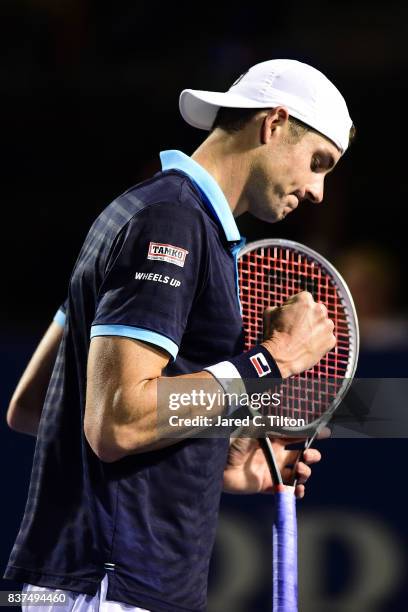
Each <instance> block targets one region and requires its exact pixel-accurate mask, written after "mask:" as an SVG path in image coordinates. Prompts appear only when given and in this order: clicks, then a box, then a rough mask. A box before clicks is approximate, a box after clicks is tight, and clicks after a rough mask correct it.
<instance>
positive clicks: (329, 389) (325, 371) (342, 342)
mask: <svg viewBox="0 0 408 612" xmlns="http://www.w3.org/2000/svg"><path fill="white" fill-rule="evenodd" d="M238 271H239V284H240V292H241V296H240V297H241V304H242V310H243V325H244V330H245V339H246V349H247V350H248V349H250V348H251V347H253V346H254V345H255V344H257V343H259V342H261V341H262V339H263V312H264V310H265V308H268V307H273V306H281V305H282V304H283V303H284V302H285V301H286V300H288V299H289V298H290V297H292V296H293V295H295V294H296V293H299V292H300V291H309V292H310V293H311V294H312V295H313V297H314V299H315V301H317V302H321V303H323V304H325V306H326V308H327V310H328V316H329V318H330V319H332V321H333V323H334V334H335V336H336V339H337V343H336V346H335V348H334V349H333V350H331V351H330V352H329V353H328V354H327V355H326V356H325V357H323V358H322V359H321V360H320V362H319V363H318V364H316V365H315V366H314V367H313V368H311V369H310V370H307V371H306V372H303V373H302V374H300V375H297V376H292V377H290V378H289V379H286V380H285V381H283V383H282V384H281V385H280V387H279V390H280V393H281V397H282V398H284V402H282V404H281V406H279V407H273V409H271V410H269V414H272V413H273V414H274V415H277V416H288V417H291V418H296V419H298V418H303V419H304V420H305V421H306V424H310V423H311V422H313V421H314V420H315V419H317V418H319V417H320V416H321V415H322V414H323V413H325V412H326V411H327V410H328V409H329V407H330V405H331V404H332V403H333V401H334V399H335V398H336V396H337V394H338V392H339V389H340V387H341V386H342V384H343V382H344V379H345V376H346V372H347V368H348V365H349V354H350V324H349V321H348V318H347V315H346V311H345V307H344V303H343V301H342V298H341V296H340V294H339V291H338V289H337V287H336V285H335V284H334V282H333V280H332V278H331V276H330V275H329V274H328V273H327V271H326V270H325V269H324V268H323V267H322V266H321V264H320V263H319V262H318V261H315V260H314V259H313V258H312V257H311V256H309V255H307V254H305V253H301V252H297V251H295V250H294V249H292V248H287V247H280V246H271V247H261V248H258V249H257V250H253V251H249V252H247V253H245V254H244V255H243V256H241V257H240V259H239V261H238ZM272 391H273V389H272Z"/></svg>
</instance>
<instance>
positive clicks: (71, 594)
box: [21, 576, 149, 612]
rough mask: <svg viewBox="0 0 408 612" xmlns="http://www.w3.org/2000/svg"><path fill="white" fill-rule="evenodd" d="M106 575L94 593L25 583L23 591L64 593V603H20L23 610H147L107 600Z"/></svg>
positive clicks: (112, 611)
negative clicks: (87, 593) (89, 593)
mask: <svg viewBox="0 0 408 612" xmlns="http://www.w3.org/2000/svg"><path fill="white" fill-rule="evenodd" d="M107 589H108V577H107V576H105V577H104V579H103V580H102V582H101V584H100V586H99V589H98V591H97V593H96V595H85V594H84V593H76V592H75V591H65V590H62V589H49V588H47V587H40V586H35V585H33V584H25V585H24V586H23V593H43V592H44V591H46V592H47V593H64V594H65V603H64V604H58V605H53V604H49V605H44V606H43V605H35V606H34V605H30V604H22V606H21V608H22V610H23V612H149V610H145V609H144V608H135V607H134V606H131V605H129V604H125V603H121V602H120V601H107V600H106V591H107Z"/></svg>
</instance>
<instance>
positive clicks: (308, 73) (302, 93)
mask: <svg viewBox="0 0 408 612" xmlns="http://www.w3.org/2000/svg"><path fill="white" fill-rule="evenodd" d="M179 105H180V112H181V115H182V117H183V119H184V120H185V121H187V123H189V124H190V125H192V126H193V127H197V128H200V129H202V130H210V129H211V127H212V124H213V122H214V119H215V116H216V114H217V112H218V109H219V108H220V107H228V108H274V107H275V106H284V107H285V108H287V109H288V111H289V115H291V116H293V117H295V118H296V119H299V120H300V121H302V122H303V123H306V124H307V125H309V126H310V127H312V128H314V129H315V130H317V131H318V132H320V133H321V134H323V135H324V136H326V137H327V138H329V139H330V140H331V141H332V142H334V144H335V145H336V146H337V147H338V148H339V149H340V150H341V151H342V152H344V151H345V150H346V149H347V147H348V144H349V133H350V128H351V126H352V125H353V122H352V120H351V118H350V115H349V112H348V109H347V105H346V102H345V100H344V98H343V96H342V95H341V93H340V92H339V90H338V89H337V88H336V87H335V86H334V85H333V83H331V81H329V79H328V78H327V77H325V76H324V74H323V73H322V72H320V71H319V70H316V68H313V67H312V66H309V65H308V64H304V63H302V62H298V61H297V60H290V59H275V60H269V61H267V62H261V63H260V64H256V65H255V66H252V68H250V69H249V70H248V72H245V73H244V74H243V75H242V76H240V77H239V79H237V80H236V81H235V83H234V84H233V85H232V86H231V87H230V89H229V90H228V91H227V92H225V93H223V92H218V91H201V90H197V89H184V90H183V91H182V92H181V94H180V100H179Z"/></svg>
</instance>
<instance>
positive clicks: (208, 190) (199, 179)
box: [160, 150, 241, 242]
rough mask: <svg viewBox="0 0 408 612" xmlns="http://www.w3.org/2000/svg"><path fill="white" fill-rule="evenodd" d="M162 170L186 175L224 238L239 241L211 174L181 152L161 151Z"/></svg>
mask: <svg viewBox="0 0 408 612" xmlns="http://www.w3.org/2000/svg"><path fill="white" fill-rule="evenodd" d="M160 159H161V163H162V170H163V171H164V170H173V169H174V170H180V171H181V172H184V174H187V175H188V176H189V177H190V179H191V180H192V181H193V182H194V183H195V184H196V185H197V187H198V188H199V190H200V191H201V192H202V193H203V194H204V196H205V198H204V201H205V204H206V205H207V206H208V208H209V209H210V210H212V212H213V213H214V214H215V216H216V217H217V219H218V221H219V223H220V225H221V226H222V229H223V230H224V233H225V237H226V239H227V240H228V241H229V242H236V241H238V240H241V236H240V233H239V230H238V227H237V224H236V223H235V219H234V217H233V214H232V211H231V208H230V207H229V204H228V202H227V199H226V197H225V195H224V194H223V192H222V190H221V187H220V186H219V185H218V183H217V182H216V181H215V179H213V177H212V176H211V174H209V173H208V172H207V170H204V168H203V167H202V166H200V164H198V163H197V162H196V161H194V159H191V157H188V155H185V154H184V153H182V152H181V151H175V150H172V151H162V152H161V153H160Z"/></svg>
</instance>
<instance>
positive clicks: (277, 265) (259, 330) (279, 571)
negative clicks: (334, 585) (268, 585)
mask: <svg viewBox="0 0 408 612" xmlns="http://www.w3.org/2000/svg"><path fill="white" fill-rule="evenodd" d="M238 276H239V285H240V298H241V304H242V316H243V324H244V330H245V343H246V349H247V350H248V349H250V348H252V347H253V346H254V345H256V344H258V343H259V342H261V341H262V340H263V312H264V310H265V309H266V308H267V307H273V306H281V305H282V304H283V303H284V302H285V301H286V300H287V299H289V298H290V297H292V296H293V295H294V294H296V293H299V292H301V291H309V292H310V293H311V294H312V295H313V298H314V299H315V301H316V302H321V303H323V304H325V306H326V308H327V310H328V316H329V318H330V319H331V320H332V321H333V322H334V331H333V333H334V334H335V336H336V339H337V343H336V346H335V347H334V349H333V350H331V351H330V352H329V353H327V355H326V356H325V357H323V358H322V359H321V360H320V361H319V363H318V364H316V365H315V366H314V367H313V368H311V369H310V370H307V371H306V372H303V373H302V374H299V375H296V376H291V377H289V378H287V379H285V380H284V381H283V382H282V383H281V385H280V389H279V391H280V396H281V398H282V402H281V405H280V406H279V407H278V408H276V407H274V408H273V414H274V415H277V416H282V417H285V416H287V417H289V418H292V419H296V421H297V422H299V420H302V419H303V421H304V423H305V425H304V426H303V425H302V426H299V427H288V428H286V427H285V426H280V427H279V429H278V431H277V432H276V433H278V435H281V436H282V435H286V434H287V435H291V436H293V435H294V434H296V436H300V437H308V438H309V439H308V441H307V442H306V443H305V449H306V448H308V447H309V446H310V444H311V443H312V441H313V440H314V438H315V437H316V435H317V434H318V433H319V431H320V430H321V429H323V427H324V426H325V425H326V424H327V423H328V421H329V420H330V418H331V417H332V415H333V413H334V411H335V410H336V408H337V407H338V406H339V404H340V402H341V400H342V399H343V398H344V396H345V394H346V393H347V391H348V389H349V387H350V384H351V381H352V379H353V376H354V373H355V370H356V366H357V358H358V350H359V332H358V322H357V315H356V311H355V307H354V304H353V300H352V297H351V294H350V291H349V289H348V287H347V285H346V283H345V282H344V280H343V279H342V278H341V276H340V274H339V273H338V272H337V270H336V269H335V268H334V267H333V266H332V265H331V264H330V263H329V262H328V261H327V260H326V259H325V258H324V257H322V256H321V255H319V254H318V253H316V252H315V251H313V250H312V249H310V248H308V247H306V246H304V245H302V244H299V243H296V242H292V241H289V240H281V239H271V240H269V239H267V240H259V241H257V242H252V243H249V244H247V245H246V246H244V247H243V248H242V249H241V250H240V252H239V254H238ZM271 433H273V431H268V434H271ZM261 442H262V446H263V449H264V452H265V456H266V459H267V461H268V465H269V467H270V470H271V474H272V479H273V482H274V483H275V487H274V488H275V517H274V523H273V568H272V569H273V606H272V608H273V612H297V610H298V604H297V523H296V503H295V495H294V490H295V489H294V486H285V485H284V483H283V481H282V476H281V474H280V471H279V468H278V466H277V463H276V461H275V457H274V452H273V448H272V444H271V442H270V439H269V437H268V436H265V438H264V439H262V440H261ZM305 449H303V450H305ZM302 453H303V451H301V453H300V456H301V455H302ZM294 484H296V483H294Z"/></svg>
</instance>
